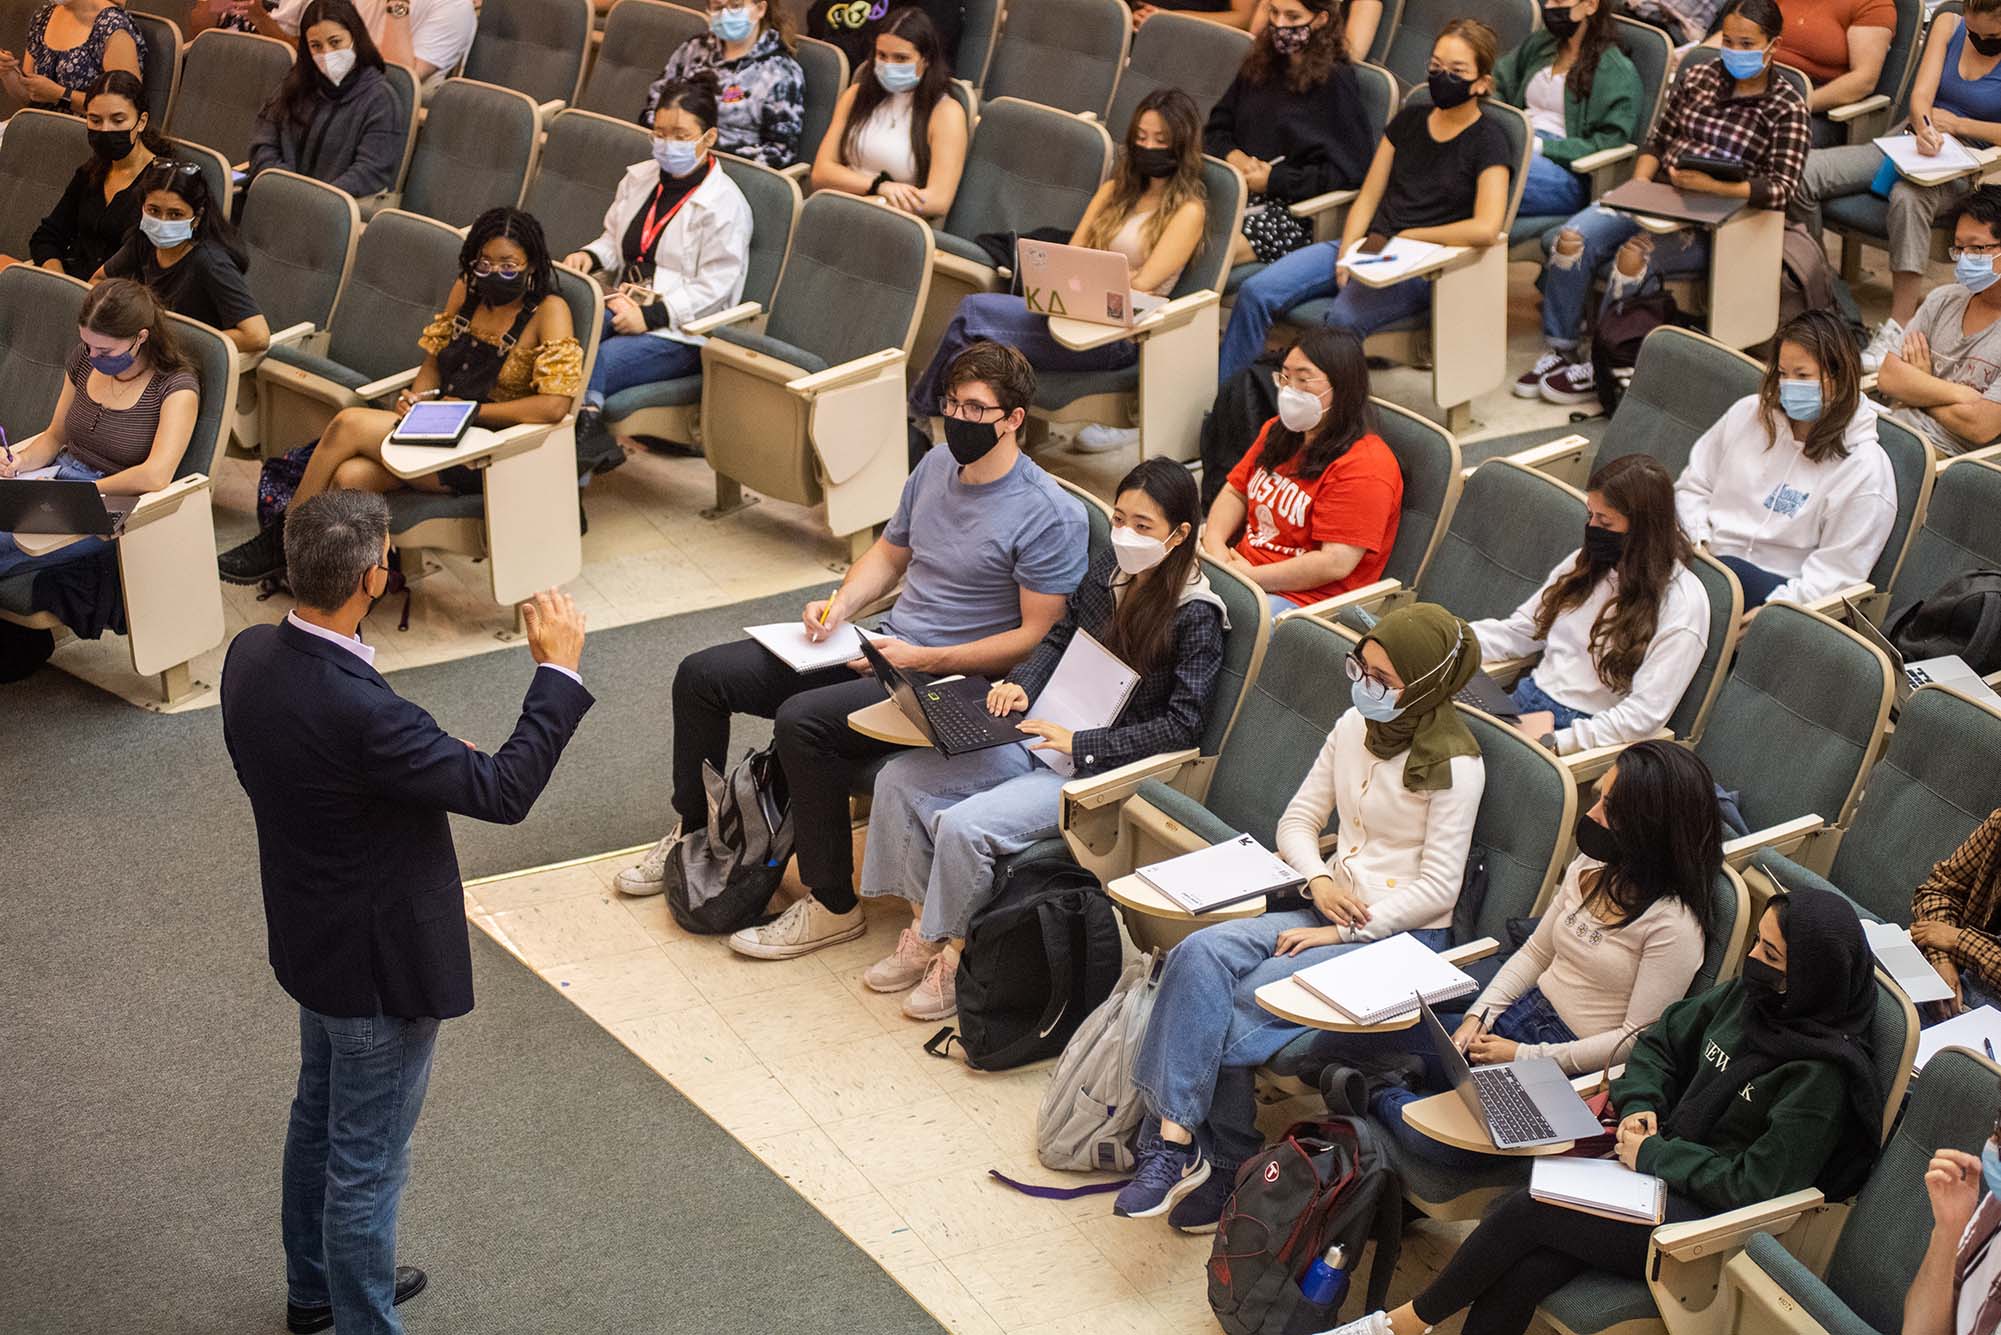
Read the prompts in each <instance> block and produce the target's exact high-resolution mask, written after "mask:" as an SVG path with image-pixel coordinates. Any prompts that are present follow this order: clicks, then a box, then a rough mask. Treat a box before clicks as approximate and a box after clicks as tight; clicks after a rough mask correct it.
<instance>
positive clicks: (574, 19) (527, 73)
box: [465, 0, 597, 121]
mask: <svg viewBox="0 0 2001 1335" xmlns="http://www.w3.org/2000/svg"><path fill="white" fill-rule="evenodd" d="M596 21H597V15H596V12H595V11H594V10H593V9H592V8H591V0H482V3H481V5H480V6H479V30H478V32H477V33H476V34H475V36H474V37H473V43H472V49H471V50H470V51H468V52H467V53H466V59H465V77H466V78H468V79H476V80H478V81H480V82H481V83H491V84H498V85H499V86H501V87H502V88H512V89H514V90H515V91H516V92H519V93H526V94H527V95H528V96H529V97H530V98H533V99H534V101H535V103H536V104H537V106H538V108H539V109H540V111H541V113H542V116H543V119H544V120H545V121H546V120H547V119H548V118H549V117H551V116H553V115H555V114H556V113H557V112H558V111H561V110H562V109H563V108H564V107H565V106H568V105H570V104H571V103H573V102H575V101H576V100H577V94H578V92H579V91H580V90H581V89H582V87H583V82H584V62H585V60H586V59H587V57H588V56H589V55H590V49H591V29H592V28H593V27H594V26H595V25H596Z"/></svg>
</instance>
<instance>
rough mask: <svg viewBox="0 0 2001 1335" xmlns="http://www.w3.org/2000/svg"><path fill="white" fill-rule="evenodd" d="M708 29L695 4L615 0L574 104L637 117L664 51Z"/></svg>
mask: <svg viewBox="0 0 2001 1335" xmlns="http://www.w3.org/2000/svg"><path fill="white" fill-rule="evenodd" d="M708 30H709V25H708V23H707V21H706V20H705V19H704V18H703V16H702V15H701V14H698V13H696V12H695V11H694V10H693V9H690V8H684V7H682V6H680V5H674V4H668V3H666V2H665V0H619V2H618V4H616V5H614V6H613V7H612V11H611V12H610V13H609V14H607V15H605V19H604V41H603V42H601V43H599V44H598V54H597V61H596V63H595V64H593V65H592V66H591V72H590V75H589V77H587V78H586V79H585V80H584V91H583V94H582V95H581V96H580V97H579V98H578V99H577V106H578V107H579V108H580V109H582V110H584V111H595V112H598V113H599V114H601V115H605V116H611V117H613V118H615V119H617V120H624V121H633V122H635V123H636V122H637V121H638V119H639V113H640V112H642V111H644V110H645V109H646V93H647V90H648V89H650V88H651V87H652V86H653V81H654V80H656V79H658V78H659V77H660V71H661V70H662V69H663V68H664V67H665V66H666V64H667V57H669V56H671V55H673V54H674V48H675V47H677V46H679V45H681V43H683V42H685V41H687V40H688V39H689V38H690V37H699V36H700V35H701V34H703V33H705V32H707V31H708Z"/></svg>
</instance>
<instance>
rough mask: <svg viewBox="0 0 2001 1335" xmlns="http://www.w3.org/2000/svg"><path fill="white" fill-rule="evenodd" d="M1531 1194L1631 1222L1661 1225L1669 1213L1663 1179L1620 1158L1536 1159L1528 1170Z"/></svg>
mask: <svg viewBox="0 0 2001 1335" xmlns="http://www.w3.org/2000/svg"><path fill="white" fill-rule="evenodd" d="M1529 1195H1531V1196H1533V1197H1535V1199H1537V1200H1539V1201H1544V1202H1546V1203H1548V1204H1550V1205H1561V1206H1564V1207H1565V1208H1566V1209H1571V1210H1581V1211H1583V1212H1584V1213H1585V1214H1595V1215H1598V1216H1599V1217H1601V1218H1604V1219H1617V1220H1619V1221H1621V1222H1622V1223H1628V1224H1658V1223H1660V1222H1661V1218H1662V1216H1663V1215H1665V1214H1666V1213H1667V1210H1666V1207H1667V1187H1666V1186H1665V1185H1664V1184H1663V1183H1662V1182H1661V1180H1660V1179H1659V1178H1657V1177H1655V1176H1654V1175H1653V1174H1651V1173H1636V1172H1634V1171H1633V1170H1632V1169H1630V1168H1628V1167H1626V1166H1625V1165H1624V1164H1622V1163H1620V1162H1619V1161H1618V1160H1617V1159H1569V1158H1564V1157H1561V1156H1557V1157H1553V1158H1546V1159H1537V1160H1536V1161H1535V1166H1534V1167H1533V1168H1531V1169H1529Z"/></svg>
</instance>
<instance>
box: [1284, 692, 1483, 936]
mask: <svg viewBox="0 0 2001 1335" xmlns="http://www.w3.org/2000/svg"><path fill="white" fill-rule="evenodd" d="M1450 707H1451V706H1449V705H1448V706H1447V708H1450ZM1364 729H1365V721H1364V720H1363V718H1362V716H1361V714H1359V713H1358V712H1356V711H1355V710H1353V709H1351V710H1349V711H1348V712H1347V713H1345V714H1343V715H1342V716H1341V717H1340V718H1339V719H1337V720H1336V721H1335V723H1334V731H1333V732H1331V733H1329V734H1328V735H1327V742H1326V744H1325V745H1324V746H1322V747H1321V748H1320V755H1319V756H1318V757H1317V758H1316V759H1315V760H1314V762H1313V768H1312V769H1311V770H1309V771H1307V775H1306V782H1304V783H1302V784H1301V785H1300V786H1299V792H1298V793H1296V794H1295V795H1294V796H1293V799H1292V801H1291V802H1289V803H1287V804H1286V808H1285V814H1284V815H1283V816H1280V817H1279V820H1278V855H1279V856H1280V857H1282V858H1284V859H1285V860H1286V862H1287V863H1288V864H1289V865H1290V866H1291V867H1292V869H1293V870H1294V871H1296V872H1298V873H1299V874H1300V875H1302V876H1304V877H1307V878H1308V879H1309V880H1310V879H1311V878H1313V877H1315V876H1334V877H1335V879H1336V880H1339V879H1340V877H1339V876H1338V875H1336V874H1335V872H1334V870H1333V866H1338V867H1339V868H1341V869H1342V870H1343V871H1345V872H1347V874H1348V878H1349V880H1350V882H1351V883H1352V884H1353V886H1354V893H1355V895H1356V896H1357V897H1358V898H1359V899H1361V901H1362V902H1363V903H1365V904H1367V905H1368V906H1369V915H1370V916H1369V921H1368V924H1367V925H1366V926H1364V927H1362V928H1361V929H1359V930H1351V929H1349V928H1345V927H1344V928H1342V929H1341V939H1342V940H1344V941H1379V940H1381V939H1382V938H1384V937H1386V936H1394V935H1396V934H1397V933H1398V932H1407V931H1411V930H1414V929H1417V928H1423V927H1449V926H1451V925H1452V906H1453V905H1454V904H1456V903H1458V901H1459V887H1460V885H1461V883H1462V882H1463V881H1464V880H1465V877H1466V856H1467V854H1468V853H1469V852H1470V851H1471V850H1472V847H1473V819H1474V817H1475V816H1477V815H1478V814H1479V811H1480V794H1481V793H1482V792H1483V791H1484V790H1485V789H1486V786H1487V767H1486V763H1485V762H1484V761H1482V760H1481V759H1480V757H1478V756H1454V757H1452V786H1451V787H1450V788H1441V789H1438V790H1436V791H1433V792H1413V791H1412V790H1411V789H1409V788H1406V787H1404V782H1403V769H1404V761H1405V760H1406V759H1408V757H1409V754H1410V753H1409V752H1407V751H1406V752H1400V753H1398V754H1397V755H1394V756H1392V757H1390V758H1389V759H1388V760H1382V759H1379V758H1377V757H1376V756H1375V755H1373V754H1372V753H1371V752H1370V751H1369V748H1368V746H1367V745H1366V743H1365V741H1364V738H1365V736H1366V733H1365V730H1364ZM1335 812H1339V813H1340V817H1341V825H1340V838H1339V842H1338V843H1337V844H1336V846H1335V849H1334V862H1333V866H1330V865H1329V863H1328V862H1327V861H1326V860H1325V859H1323V858H1322V857H1321V856H1320V831H1321V830H1323V829H1325V828H1326V825H1327V817H1328V816H1329V815H1330V814H1333V813H1335Z"/></svg>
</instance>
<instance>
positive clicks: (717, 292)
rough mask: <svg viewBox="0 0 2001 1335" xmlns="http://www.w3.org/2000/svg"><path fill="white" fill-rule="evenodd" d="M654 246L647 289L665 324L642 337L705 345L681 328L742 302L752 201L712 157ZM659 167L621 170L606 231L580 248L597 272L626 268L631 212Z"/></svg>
mask: <svg viewBox="0 0 2001 1335" xmlns="http://www.w3.org/2000/svg"><path fill="white" fill-rule="evenodd" d="M709 162H710V165H711V169H710V171H709V174H708V176H707V177H705V178H704V179H703V181H702V183H701V184H700V185H698V186H696V187H695V191H694V193H693V194H691V195H689V196H688V198H687V199H686V201H684V202H683V203H682V205H681V207H680V209H679V210H677V211H676V212H675V214H674V217H673V219H672V220H671V221H670V222H669V223H668V224H667V226H666V227H665V228H664V229H662V231H661V233H660V239H659V240H658V241H656V242H655V243H654V245H653V290H654V291H655V292H658V293H659V294H660V299H661V301H662V303H663V304H664V305H665V306H666V308H667V324H666V326H665V327H664V328H661V329H651V330H648V331H647V332H648V333H649V334H653V335H655V336H657V337H660V338H671V339H673V340H674V341H675V342H677V343H691V344H696V345H699V344H701V343H704V342H706V341H707V340H706V339H704V338H702V337H701V336H700V335H697V334H690V333H686V332H685V331H684V326H686V325H687V324H688V322H689V321H691V320H699V319H701V318H703V317H704V316H709V315H714V314H716V313H717V312H719V311H725V310H728V309H729V308H730V307H731V306H734V305H736V304H737V303H738V302H739V301H741V300H742V299H743V282H744V275H745V272H746V270H747V269H748V267H749V261H750V228H751V219H750V202H749V201H748V200H746V199H745V198H744V197H743V191H741V190H739V189H737V186H736V182H735V181H732V180H731V179H730V177H729V173H728V172H726V171H724V170H723V167H722V164H721V163H720V162H717V161H716V160H715V158H713V157H711V158H710V159H709ZM659 183H660V168H659V167H657V166H655V165H654V163H653V160H652V159H651V158H649V159H647V160H646V161H645V162H637V163H634V164H633V165H632V166H630V167H628V168H626V170H625V178H624V179H623V180H621V181H620V182H619V183H618V193H617V194H616V195H614V196H612V201H611V208H610V209H608V210H606V212H605V215H604V233H603V235H601V236H599V237H598V239H597V240H595V241H593V242H591V243H590V244H589V245H588V246H585V247H584V249H585V250H587V251H589V252H590V254H591V255H592V256H593V257H594V258H595V259H596V260H597V262H598V265H599V267H601V268H603V269H606V270H609V271H611V272H613V273H616V272H617V271H618V270H619V269H620V268H622V267H623V266H624V263H625V256H624V247H625V233H626V229H627V228H629V227H631V226H632V219H633V217H634V215H636V214H637V213H639V212H640V211H641V210H642V209H644V208H645V207H646V206H647V202H648V201H649V200H651V199H652V198H653V190H654V187H655V186H657V185H658V184H659Z"/></svg>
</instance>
